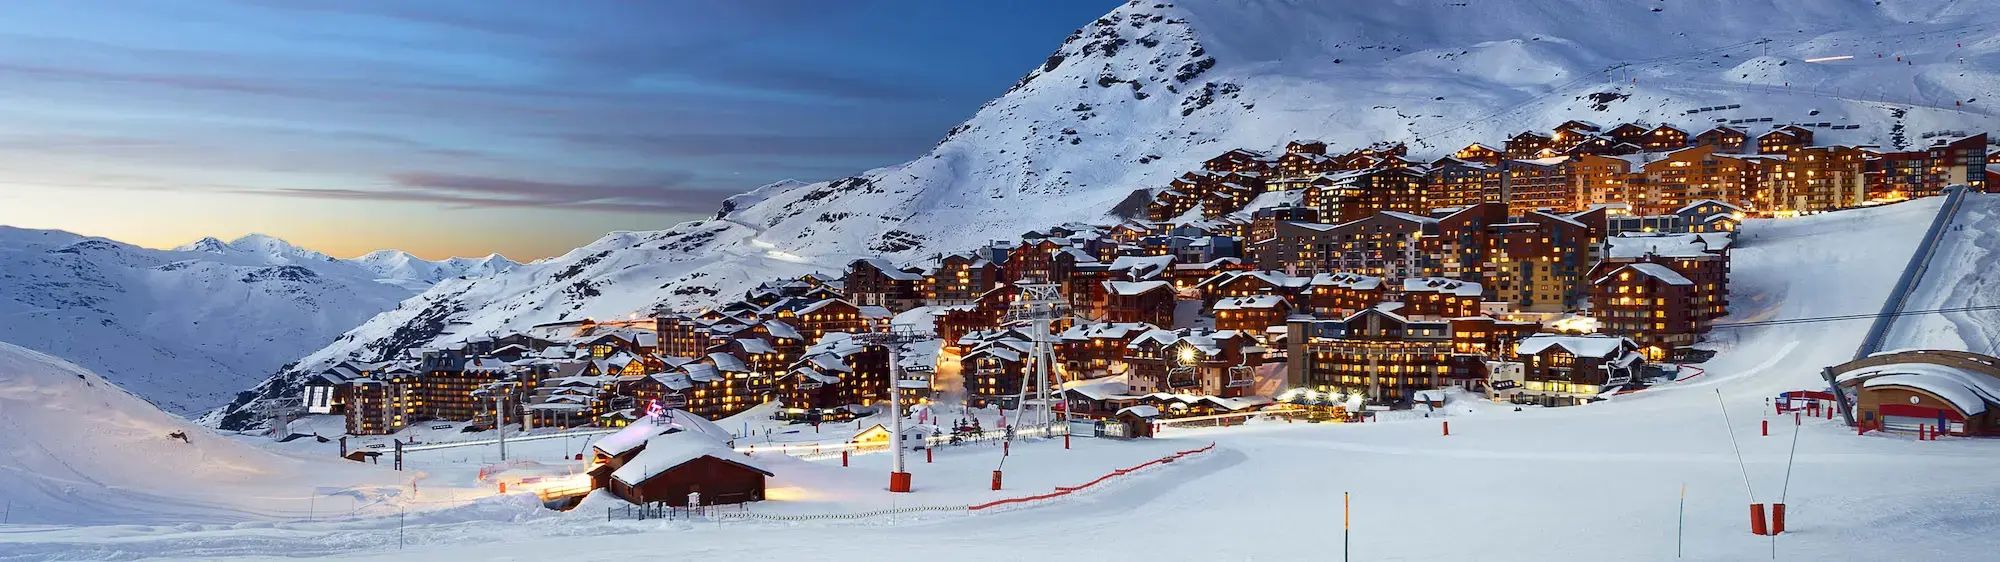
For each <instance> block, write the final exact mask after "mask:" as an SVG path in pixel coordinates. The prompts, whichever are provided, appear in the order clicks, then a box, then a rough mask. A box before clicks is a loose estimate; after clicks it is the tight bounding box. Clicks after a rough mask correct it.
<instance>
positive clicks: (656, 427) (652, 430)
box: [590, 408, 735, 457]
mask: <svg viewBox="0 0 2000 562" xmlns="http://www.w3.org/2000/svg"><path fill="white" fill-rule="evenodd" d="M664 415H665V417H666V423H654V420H653V417H652V416H647V417H645V418H644V419H641V420H638V423H634V424H632V425H629V426H625V428H624V429H621V430H618V432H617V433H613V434H610V435H606V436H604V437H602V438H599V439H598V440H597V442H596V443H592V444H590V446H591V448H593V449H596V450H597V451H598V452H601V453H604V454H605V455H606V456H613V457H615V456H618V455H622V454H625V453H626V452H629V451H631V450H632V449H635V448H638V447H640V446H642V445H645V444H646V441H647V440H648V439H651V438H653V437H655V436H658V435H663V434H666V433H678V432H692V433H697V434H704V435H707V436H708V437H709V438H710V439H713V440H715V441H716V442H717V443H723V442H727V441H729V440H732V439H735V437H733V436H731V435H730V434H729V431H728V430H725V429H722V426H719V425H715V422H711V421H708V420H706V419H702V417H701V416H697V415H694V414H690V413H687V412H685V411H681V410H677V409H673V408H668V409H666V413H665V414H664Z"/></svg>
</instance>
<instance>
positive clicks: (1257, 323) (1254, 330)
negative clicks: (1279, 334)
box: [1210, 295, 1292, 336]
mask: <svg viewBox="0 0 2000 562" xmlns="http://www.w3.org/2000/svg"><path fill="white" fill-rule="evenodd" d="M1210 310H1213V311H1214V312H1215V329H1217V330H1236V331H1239V332H1243V333H1246V334H1251V335H1257V336H1261V335H1263V334H1264V331H1265V330H1266V329H1268V328H1270V327H1272V326H1283V325H1284V324H1285V318H1287V317H1290V316H1291V315H1292V302H1291V300H1290V299H1287V298H1285V297H1283V296H1279V295H1256V296H1248V297H1228V298H1224V299H1221V300H1218V301H1216V302H1215V306H1213V307H1210Z"/></svg>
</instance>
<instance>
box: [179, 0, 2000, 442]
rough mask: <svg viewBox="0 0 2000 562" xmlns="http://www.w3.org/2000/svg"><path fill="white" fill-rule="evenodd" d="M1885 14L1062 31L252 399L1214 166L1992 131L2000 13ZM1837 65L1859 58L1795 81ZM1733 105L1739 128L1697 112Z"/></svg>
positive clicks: (1847, 3) (322, 357)
mask: <svg viewBox="0 0 2000 562" xmlns="http://www.w3.org/2000/svg"><path fill="white" fill-rule="evenodd" d="M1889 4H1891V5H1882V6H1878V5H1877V4H1876V3H1875V2H1873V1H1872V0H1757V1H1746V0H1688V1H1682V2H1673V3H1652V2H1645V3H1624V2H1602V1H1599V0H1550V1H1528V0H1511V1H1481V2H1435V1H1431V0H1423V1H1417V0H1397V1H1366V0H1341V1H1326V2H1276V1H1272V2H1255V3H1248V4H1245V3H1238V2H1222V1H1216V0H1188V1H1178V2H1138V1H1135V2H1131V3H1128V4H1126V5H1124V6H1121V7H1119V8H1117V9H1115V10H1113V11H1112V12H1111V13H1109V14H1107V15H1105V16H1104V17H1103V18H1101V19H1099V20H1097V21H1094V22H1090V23H1088V24H1086V25H1084V26H1083V27H1082V28H1080V29H1078V30H1077V31H1076V33H1074V34H1072V35H1071V36H1070V38H1069V39H1067V40H1066V41H1065V42H1064V43H1063V45H1061V46H1060V48H1058V49H1057V50H1056V51H1055V53H1053V54H1052V55H1050V56H1049V57H1048V59H1047V60H1046V61H1045V62H1044V63H1043V64H1041V65H1038V66H1037V67H1035V68H1034V69H1032V70H1031V71H1029V72H1028V74H1027V75H1026V76H1024V77H1023V78H1022V79H1021V80H1020V82H1019V83H1017V85H1016V86H1015V87H1014V88H1012V89H1010V90H1009V91H1008V92H1007V93H1006V94H1005V95H1003V96H1001V97H1000V98H998V99H995V100H993V101H991V102H988V103H987V104H985V105H984V106H983V107H981V108H980V109H979V110H978V112H977V113H976V114H975V115H973V116H972V118H971V119H969V120H967V121H966V122H965V123H963V124H961V125H959V126H958V127H955V128H953V129H952V130H951V131H949V132H948V133H947V134H946V135H945V137H944V139H943V140H942V141H940V142H939V144H938V145H937V146H936V147H935V148H933V149H932V150H931V151H930V152H929V153H927V154H924V155H922V156H920V157H918V158H917V159H915V160H912V161H910V162H908V163H904V164H900V165H895V166H889V167H885V168H880V169H876V170H870V171H868V172H865V173H863V174H861V175H858V176H854V177H849V178H843V179H839V180H834V181H829V182H820V183H809V184H808V183H800V182H793V181H787V182H780V183H776V184H772V185H768V186H764V187H761V188H758V189H756V190H753V191H751V192H750V193H746V194H744V195H741V196H738V197H734V198H731V199H730V200H729V201H728V202H727V203H725V204H724V206H723V208H722V209H721V211H720V212H719V213H718V217H717V219H715V220H707V221H696V222H691V223H687V224H682V225H679V226H676V227H674V228H672V229H670V230H664V231H655V232H620V233H613V234H611V235H609V236H607V237H605V238H604V239H601V240H598V241H597V242H594V243H592V244H590V245H588V246H585V247H583V248H579V249H578V250H576V251H573V252H570V253H569V254H566V255H564V256H562V257H559V258H554V259H551V260H547V261H546V262H543V263H539V264H534V265H530V266H524V267H521V268H518V269H516V270H514V271H512V272H510V273H507V274H502V275H497V276H493V277H488V278H485V279H481V280H476V281H470V282H445V283H441V284H440V285H438V286H437V287H435V288H434V289H432V290H431V291H430V292H429V293H427V294H425V295H423V296H422V297H420V298H418V299H416V300H413V301H411V302H410V303H406V304H405V306H404V307H402V308H399V309H398V310H394V311H390V312H388V313H385V314H384V315H382V316H379V317H377V318H375V319H373V320H371V321H369V322H368V323H367V324H365V325H363V326H361V327H359V328H356V329H355V330H353V331H351V332H349V333H348V334H346V335H344V336H342V337H341V338H340V340H338V341H336V342H334V343H333V345H330V346H328V347H326V348H325V349H322V350H320V351H319V352H317V353H314V354H312V355H310V356H307V357H306V358H305V359H303V360H301V361H300V364H299V367H298V369H296V370H293V371H291V372H290V373H288V374H287V375H284V376H280V377H278V378H275V379H273V380H271V381H268V382H267V383H266V384H264V385H261V386H260V387H259V388H257V389H256V390H255V394H256V395H258V396H283V395H288V394H291V393H293V392H295V391H296V385H295V382H294V381H295V375H296V374H298V373H303V372H309V371H311V370H314V369H317V368H321V367H323V366H325V365H329V364H332V363H334V362H337V361H340V360H344V359H348V358H362V359H373V358H375V357H377V356H379V355H380V354H382V353H385V352H393V351H396V350H400V349H405V348H410V347H415V346H425V345H434V344H450V343H455V342H457V341H461V340H463V339H464V338H467V337H471V336H474V335H479V334H488V333H495V332H502V331H508V330H515V329H519V328H523V327H526V326H529V325H532V324H536V323H541V322H549V321H555V320H562V319H574V318H581V317H597V318H617V317H626V316H628V315H632V314H645V313H646V312H648V311H650V310H652V309H654V308H656V307H669V308H676V309H692V308H698V307H700V306H702V305H704V304H708V303H710V302H713V301H714V300H715V298H716V297H717V296H718V295H733V294H736V293H739V292H740V291H742V290H744V289H747V288H748V287H749V286H751V285H753V284H755V283H757V282H760V281H764V280H767V279H770V278H772V277H777V276H787V275H796V274H801V273H807V272H813V271H819V272H834V271H837V270H838V269H839V268H840V267H841V266H842V264H844V263H845V262H846V261H847V260H849V259H853V258H856V257H863V256H888V257H890V258H891V259H892V261H899V262H908V261H918V260H924V259H928V258H930V257H931V256H934V255H936V254H938V253H940V252H949V251H957V250H962V249H966V248H970V247H974V246H977V245H979V244H981V243H984V242H987V241H989V240H992V239H996V238H1009V239H1011V238H1013V237H1015V236H1017V235H1018V234H1019V233H1021V232H1024V231H1027V230H1031V229H1036V228H1044V227H1047V226H1050V225H1055V224H1061V223H1064V222H1071V221H1080V222H1105V221H1109V220H1113V219H1112V217H1110V216H1109V212H1110V211H1112V210H1113V209H1114V208H1129V206H1121V205H1120V204H1121V202H1126V201H1128V200H1129V199H1131V198H1132V197H1133V196H1134V195H1135V191H1139V190H1155V189H1160V188H1163V187H1164V186H1165V185H1166V184H1167V183H1168V181H1169V180H1170V179H1171V178H1173V177H1174V176H1177V175H1179V174H1181V173H1183V172H1186V171H1188V170H1192V169H1196V168H1197V167H1198V165H1199V162H1201V161H1202V160H1204V159H1206V158H1209V157H1211V156H1214V155H1216V154H1219V153H1221V152H1223V151H1225V150H1228V149H1230V148H1250V149H1258V150H1268V149H1273V148H1277V147H1281V146H1282V145H1283V143H1285V142H1286V141H1289V140H1294V139H1299V138H1318V139H1321V140H1324V141H1327V142H1328V143H1329V144H1330V146H1332V147H1341V148H1357V147H1361V146H1366V145H1368V144H1371V143H1374V142H1377V141H1385V140H1387V141H1405V142H1408V143H1410V146H1411V150H1412V156H1414V157H1418V158H1434V157H1438V156H1442V155H1444V154H1447V153H1449V152H1450V151H1452V150H1455V149H1457V148H1459V147H1462V146H1464V145H1466V144H1469V143H1472V142H1485V143H1487V144H1497V143H1499V142H1500V141H1502V140H1504V139H1505V138H1506V137H1507V136H1510V135H1511V134H1513V133H1516V132H1519V131H1521V130H1527V129H1534V130H1546V129H1548V128H1549V127H1552V126H1554V125H1556V124H1558V123H1560V122H1562V121H1564V120H1568V119H1586V120H1590V121H1594V122H1597V123H1600V124H1605V125H1606V126H1609V125H1610V124H1615V123H1619V122H1625V121H1643V122H1648V123H1671V124H1676V125H1678V126H1680V127H1682V128H1684V129H1688V130H1691V131H1695V132H1699V131H1700V130H1704V129H1706V128H1707V127H1708V126H1709V125H1712V124H1715V122H1716V120H1717V119H1721V120H1724V121H1727V120H1732V119H1737V120H1740V119H1762V118H1771V121H1770V122H1768V123H1765V122H1761V121H1760V122H1758V123H1757V124H1754V125H1747V124H1746V125H1739V127H1743V128H1747V129H1748V130H1750V131H1751V132H1753V133H1758V132H1762V131H1763V130H1765V129H1763V127H1768V126H1772V125H1781V124H1786V123H1792V122H1798V123H1828V124H1830V126H1829V127H1825V128H1816V129H1815V131H1816V133H1817V134H1818V138H1817V139H1816V141H1817V142H1820V143H1839V144H1873V145H1880V146H1884V147H1908V146H1913V145H1922V144H1925V143H1927V142H1928V141H1927V140H1925V139H1924V137H1923V135H1924V134H1926V133H1933V132H1937V131H1944V130H1963V131H1981V130H2000V127H1996V126H1995V125H2000V118H1995V117H1994V116H1993V114H1992V112H1991V111H1990V110H1988V109H1986V108H1987V107H1990V106H1991V104H1994V103H2000V73H1996V69H2000V58H1996V51H2000V41H1996V40H1995V39H1996V37H2000V23H1996V22H2000V18H1996V17H1994V16H1992V15H1990V14H1993V13H1996V11H1995V8H2000V1H1995V0H1981V1H1973V2H1947V1H1943V0H1919V1H1912V2H1896V3H1889ZM1656 9H1657V10H1658V11H1655V10H1656ZM1960 45H1962V47H1961V46H1960ZM1876 53H1882V54H1883V55H1884V56H1883V57H1882V58H1876V57H1875V56H1874V55H1875V54H1876ZM1840 54H1852V55H1855V57H1856V58H1854V59H1852V60H1847V61H1838V62H1832V63H1825V64H1812V63H1805V62H1803V60H1804V59H1806V58H1812V57H1819V56H1826V55H1840ZM1899 56H1900V57H1902V59H1900V60H1898V59H1896V58H1895V57H1899ZM1781 63H1782V64H1781ZM1808 64H1811V66H1810V67H1808V66H1804V65H1808ZM1729 105H1735V106H1740V107H1737V108H1734V109H1728V110H1713V109H1712V108H1715V107H1720V106H1729ZM1704 108H1711V109H1710V110H1707V111H1700V110H1702V109H1704ZM1690 111H1695V113H1690ZM1831 125H1852V126H1855V128H1852V129H1849V128H1845V127H1843V128H1840V129H1838V130H1836V129H1833V128H1832V127H1831ZM447 327H449V329H447ZM246 404H247V402H239V404H237V405H235V406H233V407H232V408H231V409H230V410H228V411H225V412H218V413H217V416H215V417H211V418H209V420H210V421H211V422H221V421H222V420H223V419H224V418H225V417H227V418H228V419H230V420H231V422H230V423H229V424H227V425H228V426H240V425H241V424H244V423H249V422H252V421H253V420H251V419H250V417H249V416H247V415H243V414H237V415H233V416H232V415H229V414H231V413H233V412H236V411H239V410H240V409H241V407H242V406H244V405H246Z"/></svg>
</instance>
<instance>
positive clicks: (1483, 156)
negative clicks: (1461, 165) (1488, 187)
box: [1451, 142, 1506, 166]
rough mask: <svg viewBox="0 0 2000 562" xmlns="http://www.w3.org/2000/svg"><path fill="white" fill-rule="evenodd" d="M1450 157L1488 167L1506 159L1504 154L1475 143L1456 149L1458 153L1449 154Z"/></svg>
mask: <svg viewBox="0 0 2000 562" xmlns="http://www.w3.org/2000/svg"><path fill="white" fill-rule="evenodd" d="M1451 157H1452V158H1456V159H1458V160H1461V161H1465V162H1473V163H1479V164H1486V165H1489V166H1490V165H1495V164H1499V163H1500V160H1501V159H1502V158H1505V157H1506V153H1504V152H1502V151H1500V150H1497V149H1494V148H1493V147H1489V146H1486V145H1483V144H1479V143H1476V142H1475V143H1472V144H1470V145H1466V147H1465V148H1461V149H1458V152H1453V153H1451Z"/></svg>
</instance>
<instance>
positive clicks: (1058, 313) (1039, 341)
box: [1007, 283, 1071, 432]
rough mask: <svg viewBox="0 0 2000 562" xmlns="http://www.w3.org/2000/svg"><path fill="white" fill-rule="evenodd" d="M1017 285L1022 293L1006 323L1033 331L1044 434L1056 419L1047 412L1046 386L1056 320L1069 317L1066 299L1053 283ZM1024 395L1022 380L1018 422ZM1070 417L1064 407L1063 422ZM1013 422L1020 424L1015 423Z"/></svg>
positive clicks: (1036, 382) (1035, 375) (1015, 408)
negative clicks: (1027, 327) (1023, 326)
mask: <svg viewBox="0 0 2000 562" xmlns="http://www.w3.org/2000/svg"><path fill="white" fill-rule="evenodd" d="M1016 286H1017V287H1020V289H1021V294H1020V296H1019V298H1016V299H1015V300H1014V304H1013V305H1011V306H1010V307H1008V310H1007V321H1008V322H1009V323H1012V324H1023V323H1025V324H1027V325H1028V326H1029V327H1030V330H1031V331H1032V333H1031V334H1029V335H1032V336H1034V338H1035V339H1034V355H1035V372H1034V375H1033V376H1034V377H1035V381H1034V383H1035V395H1036V397H1037V398H1038V399H1040V400H1041V402H1042V411H1041V416H1042V419H1041V424H1042V430H1043V431H1044V432H1046V431H1048V429H1049V426H1050V425H1052V424H1054V423H1055V417H1054V416H1053V415H1051V414H1050V412H1049V408H1050V405H1049V384H1048V381H1049V373H1050V369H1049V363H1050V361H1051V360H1052V359H1053V358H1054V357H1055V348H1054V346H1055V340H1054V337H1055V335H1054V333H1053V331H1054V328H1053V326H1054V324H1055V321H1056V320H1060V319H1066V318H1069V316H1070V305H1069V300H1068V299H1065V298H1063V294H1062V286H1061V285H1057V284H1055V283H1023V284H1020V285H1016ZM1024 377H1025V375H1024ZM1027 393H1028V385H1027V384H1026V381H1023V384H1022V385H1021V395H1022V398H1023V399H1022V400H1018V401H1016V403H1015V405H1014V418H1015V419H1016V420H1021V411H1022V408H1023V407H1025V406H1026V405H1027V400H1026V399H1025V398H1026V395H1027ZM1070 418H1071V413H1070V410H1069V408H1063V421H1064V422H1065V423H1067V422H1068V421H1069V420H1070ZM1016 423H1019V422H1018V421H1017V422H1016Z"/></svg>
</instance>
